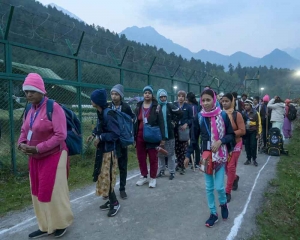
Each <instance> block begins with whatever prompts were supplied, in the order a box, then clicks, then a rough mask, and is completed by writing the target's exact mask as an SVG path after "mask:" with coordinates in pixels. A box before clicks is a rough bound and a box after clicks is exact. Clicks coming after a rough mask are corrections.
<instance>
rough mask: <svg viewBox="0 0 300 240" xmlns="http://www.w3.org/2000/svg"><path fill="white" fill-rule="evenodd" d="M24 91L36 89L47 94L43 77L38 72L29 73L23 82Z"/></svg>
mask: <svg viewBox="0 0 300 240" xmlns="http://www.w3.org/2000/svg"><path fill="white" fill-rule="evenodd" d="M23 91H36V92H39V93H42V94H46V93H47V92H46V90H45V84H44V81H43V79H42V77H41V76H40V75H39V74H37V73H29V74H28V75H27V77H26V78H25V81H24V83H23Z"/></svg>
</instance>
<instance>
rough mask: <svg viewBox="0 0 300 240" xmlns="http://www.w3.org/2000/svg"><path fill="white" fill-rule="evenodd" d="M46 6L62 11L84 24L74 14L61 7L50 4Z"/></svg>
mask: <svg viewBox="0 0 300 240" xmlns="http://www.w3.org/2000/svg"><path fill="white" fill-rule="evenodd" d="M46 6H51V7H53V8H56V9H57V10H58V11H61V12H63V13H64V14H66V15H69V16H70V17H71V18H74V19H76V20H78V21H79V22H84V21H83V20H82V19H81V18H79V17H77V16H76V15H75V14H74V13H71V12H69V11H68V10H67V9H64V8H62V7H60V6H58V5H56V4H55V3H50V4H48V5H46Z"/></svg>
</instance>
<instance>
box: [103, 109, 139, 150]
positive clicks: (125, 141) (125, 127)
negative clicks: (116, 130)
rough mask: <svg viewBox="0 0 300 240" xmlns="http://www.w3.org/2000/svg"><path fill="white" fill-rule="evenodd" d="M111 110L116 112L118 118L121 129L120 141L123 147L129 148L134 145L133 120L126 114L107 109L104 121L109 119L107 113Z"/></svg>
mask: <svg viewBox="0 0 300 240" xmlns="http://www.w3.org/2000/svg"><path fill="white" fill-rule="evenodd" d="M110 110H111V111H114V113H115V114H116V116H117V121H118V125H119V127H120V141H121V145H122V147H127V146H129V145H132V144H133V143H134V137H133V123H132V118H131V117H130V116H129V115H128V114H126V113H124V112H120V111H117V110H112V109H110V108H106V109H104V119H105V120H106V119H107V118H106V117H107V113H108V112H109V111H110Z"/></svg>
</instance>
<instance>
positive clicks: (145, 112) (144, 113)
mask: <svg viewBox="0 0 300 240" xmlns="http://www.w3.org/2000/svg"><path fill="white" fill-rule="evenodd" d="M151 107H152V103H151V104H150V106H149V108H148V109H147V111H145V110H144V104H143V106H142V111H143V117H144V118H145V117H146V116H147V114H148V112H149V111H150V109H151Z"/></svg>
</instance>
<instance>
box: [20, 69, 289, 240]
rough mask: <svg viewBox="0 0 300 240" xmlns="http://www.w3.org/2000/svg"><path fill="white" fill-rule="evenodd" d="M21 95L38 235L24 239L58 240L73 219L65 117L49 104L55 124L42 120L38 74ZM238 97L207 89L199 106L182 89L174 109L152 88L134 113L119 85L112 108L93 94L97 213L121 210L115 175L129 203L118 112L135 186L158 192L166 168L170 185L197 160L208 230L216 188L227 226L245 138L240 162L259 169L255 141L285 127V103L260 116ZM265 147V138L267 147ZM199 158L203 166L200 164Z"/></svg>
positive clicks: (268, 104)
mask: <svg viewBox="0 0 300 240" xmlns="http://www.w3.org/2000/svg"><path fill="white" fill-rule="evenodd" d="M23 91H24V92H25V95H26V98H27V100H28V101H29V102H31V103H32V107H31V109H30V111H29V112H28V114H27V115H28V116H27V117H26V118H25V119H24V122H23V125H22V128H21V135H20V138H19V141H18V144H19V145H18V148H19V150H20V151H22V152H23V153H24V154H26V155H28V156H29V173H30V183H31V194H32V201H33V205H34V210H35V213H36V216H37V221H38V225H39V230H37V231H35V232H33V233H31V234H30V235H29V237H30V238H37V237H40V236H44V235H48V234H53V233H54V234H55V237H61V236H63V235H64V234H65V232H66V229H67V227H68V226H70V225H71V223H72V221H73V214H72V211H71V207H70V201H69V195H68V192H69V191H68V185H67V177H68V169H69V157H68V149H67V147H66V144H65V139H66V135H67V129H66V124H65V121H64V120H63V119H64V118H65V114H64V111H63V110H62V108H61V107H60V105H59V104H57V103H54V109H53V116H52V119H53V120H52V121H48V120H47V112H46V102H47V101H48V98H47V97H46V90H45V86H44V81H43V79H42V78H41V77H40V76H39V75H38V74H35V73H31V74H29V75H28V76H27V77H26V79H25V81H24V83H23ZM235 95H236V94H235V93H227V94H225V95H224V96H223V97H222V99H221V100H218V98H217V95H216V93H215V92H214V91H213V90H212V89H210V88H206V89H204V91H203V92H202V93H201V95H200V101H199V103H198V102H197V100H196V97H195V94H194V93H192V92H190V93H186V92H185V91H183V90H180V91H178V93H177V101H176V102H175V103H171V102H170V101H169V99H168V94H167V91H166V90H164V89H159V90H157V92H156V96H155V95H154V89H153V88H152V87H151V86H145V87H144V89H143V100H142V101H140V102H138V103H137V105H136V108H135V110H134V111H132V109H131V108H130V106H129V105H128V104H127V103H126V102H125V101H124V87H123V86H122V85H120V84H117V85H116V86H114V87H113V88H112V89H111V91H110V96H111V100H112V101H111V102H108V97H107V93H106V90H105V89H97V90H95V91H93V92H92V94H91V104H92V106H93V107H94V108H95V109H96V110H97V118H98V121H97V125H96V127H95V129H94V130H93V131H92V133H91V135H90V136H89V137H88V139H87V141H93V143H94V146H95V147H96V159H95V166H94V172H93V180H94V182H96V195H98V196H102V197H103V198H104V199H107V201H106V202H105V203H104V204H103V205H101V206H100V209H101V210H107V211H108V213H107V216H108V217H113V216H115V215H116V214H117V213H118V211H119V209H120V202H119V200H118V197H117V194H116V193H115V190H114V188H115V185H116V176H117V171H118V169H119V172H120V188H119V192H120V194H119V196H120V197H121V198H122V199H126V198H127V197H128V196H127V193H126V189H125V187H126V178H127V163H128V148H127V147H124V146H122V144H121V143H120V139H119V138H120V135H121V131H122V129H120V125H119V124H118V120H117V114H116V113H117V112H116V111H120V112H123V113H125V114H127V115H129V116H130V117H131V119H132V124H133V135H134V145H135V148H136V155H137V160H138V163H139V168H140V173H141V176H140V178H139V179H138V181H137V182H136V185H137V186H142V185H144V184H146V183H147V184H149V188H155V187H156V186H157V178H159V177H164V176H166V169H168V172H169V179H170V180H173V179H174V178H175V175H176V172H178V173H179V174H180V175H184V174H185V169H186V168H187V167H188V165H189V163H190V160H191V158H192V156H194V157H193V159H194V160H195V162H194V163H193V164H194V166H192V167H194V168H199V165H200V164H202V165H203V164H204V162H205V163H206V167H205V169H204V170H203V169H202V168H201V170H202V171H204V172H205V184H206V195H207V201H208V207H209V209H210V216H209V218H208V220H207V221H206V222H205V225H206V226H207V227H212V226H214V224H215V223H216V222H217V221H218V214H217V208H216V205H215V199H214V189H216V190H217V192H218V195H219V202H220V206H221V216H222V219H224V220H226V219H227V218H228V215H229V212H228V207H227V203H228V202H230V201H231V191H232V190H237V188H238V181H239V176H238V175H237V174H236V168H237V163H238V158H239V156H240V153H241V151H242V146H243V140H242V137H243V136H244V141H245V148H246V152H247V161H246V163H245V164H249V163H250V162H251V160H252V161H253V163H254V165H255V166H257V155H256V152H257V151H256V148H257V146H256V145H255V143H257V141H256V140H257V139H258V138H260V134H261V133H264V131H266V129H267V128H268V126H270V125H271V124H270V123H269V122H270V121H272V124H273V125H274V126H278V127H280V129H282V124H283V121H285V120H284V119H283V118H282V119H281V118H280V119H279V115H280V114H281V113H283V114H282V115H284V114H285V111H286V110H285V105H284V104H283V103H282V101H281V100H280V98H278V97H275V98H274V99H271V100H270V101H269V99H267V96H265V97H264V102H263V104H261V105H259V106H258V107H259V110H257V109H256V108H257V106H256V104H254V103H253V101H252V100H251V99H248V98H246V99H245V100H243V101H241V100H238V99H237V98H236V96H235ZM282 106H283V107H282ZM239 108H243V109H239ZM281 108H283V109H281ZM222 109H223V110H222ZM270 109H272V114H271V116H270V114H269V110H270ZM245 116H246V120H245ZM268 124H269V125H268ZM280 124H281V125H280ZM149 127H150V128H149ZM149 129H150V130H149ZM151 129H152V130H151ZM146 130H147V131H154V132H155V131H156V132H157V133H158V134H156V135H159V136H161V137H160V138H158V136H156V135H153V136H151V135H150V137H149V136H148V137H147V138H146V137H145V131H146ZM154 132H153V133H154ZM289 134H290V133H289ZM289 136H290V135H289ZM265 141H266V140H265V139H264V143H265ZM199 146H200V147H199ZM201 155H202V160H203V159H204V161H203V162H202V160H201V162H200V156H201ZM147 158H148V159H149V165H150V173H149V172H148V167H147ZM225 174H227V183H226V188H225V181H224V176H225Z"/></svg>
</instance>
